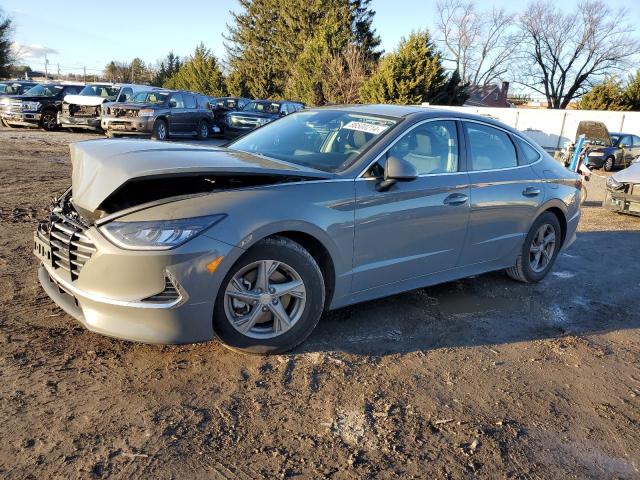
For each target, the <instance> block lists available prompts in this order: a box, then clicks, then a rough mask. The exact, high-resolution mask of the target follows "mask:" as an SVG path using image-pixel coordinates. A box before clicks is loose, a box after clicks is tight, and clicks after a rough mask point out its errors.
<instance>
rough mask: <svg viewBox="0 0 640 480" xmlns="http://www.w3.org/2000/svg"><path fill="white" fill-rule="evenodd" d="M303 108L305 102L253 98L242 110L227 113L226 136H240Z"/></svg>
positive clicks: (230, 137)
mask: <svg viewBox="0 0 640 480" xmlns="http://www.w3.org/2000/svg"><path fill="white" fill-rule="evenodd" d="M303 108H304V104H303V103H300V102H291V101H288V100H282V101H272V100H252V101H251V102H249V103H247V105H246V106H245V107H244V108H243V109H242V110H241V111H239V112H232V113H229V114H227V118H226V120H225V126H224V136H225V137H226V138H228V139H232V138H235V137H239V136H240V135H244V134H245V133H248V132H250V131H251V130H253V129H254V128H258V127H261V126H262V125H266V124H267V123H270V122H273V121H274V120H277V119H278V118H280V117H284V116H285V115H289V114H290V113H295V112H297V111H299V110H302V109H303Z"/></svg>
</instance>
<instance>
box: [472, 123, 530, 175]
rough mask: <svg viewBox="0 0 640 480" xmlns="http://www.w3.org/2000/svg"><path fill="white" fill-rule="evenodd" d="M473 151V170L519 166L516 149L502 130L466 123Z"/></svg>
mask: <svg viewBox="0 0 640 480" xmlns="http://www.w3.org/2000/svg"><path fill="white" fill-rule="evenodd" d="M464 128H465V130H466V131H467V136H468V137H469V148H470V150H471V170H495V169H498V168H509V167H515V166H517V165H518V156H517V155H516V147H515V146H514V145H513V142H512V141H511V139H510V138H509V135H508V134H507V133H505V132H503V131H502V130H498V129H497V128H493V127H490V126H488V125H483V124H480V123H472V122H464Z"/></svg>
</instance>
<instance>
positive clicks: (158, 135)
mask: <svg viewBox="0 0 640 480" xmlns="http://www.w3.org/2000/svg"><path fill="white" fill-rule="evenodd" d="M168 137H169V129H168V128H167V122H165V121H164V120H162V119H160V120H156V123H155V124H154V125H153V133H152V134H151V138H152V139H154V140H160V141H164V140H166V139H167V138H168Z"/></svg>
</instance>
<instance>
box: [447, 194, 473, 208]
mask: <svg viewBox="0 0 640 480" xmlns="http://www.w3.org/2000/svg"><path fill="white" fill-rule="evenodd" d="M467 200H469V197H468V196H467V195H465V194H464V193H452V194H451V195H449V196H448V197H447V198H445V199H444V201H443V202H442V203H444V204H445V205H451V206H456V205H462V204H463V203H467Z"/></svg>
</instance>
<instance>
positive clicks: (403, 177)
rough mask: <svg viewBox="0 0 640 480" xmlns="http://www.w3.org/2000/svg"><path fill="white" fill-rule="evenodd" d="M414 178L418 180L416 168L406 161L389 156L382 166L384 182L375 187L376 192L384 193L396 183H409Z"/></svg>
mask: <svg viewBox="0 0 640 480" xmlns="http://www.w3.org/2000/svg"><path fill="white" fill-rule="evenodd" d="M416 178H418V172H417V171H416V167H414V166H413V165H412V164H410V163H409V162H407V161H406V160H401V159H399V158H398V157H394V156H391V157H389V158H387V162H386V164H385V166H384V180H382V181H381V182H380V183H378V184H377V185H376V190H378V191H379V192H384V191H385V190H388V189H389V188H391V187H392V186H393V185H395V183H396V182H410V181H412V180H415V179H416Z"/></svg>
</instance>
